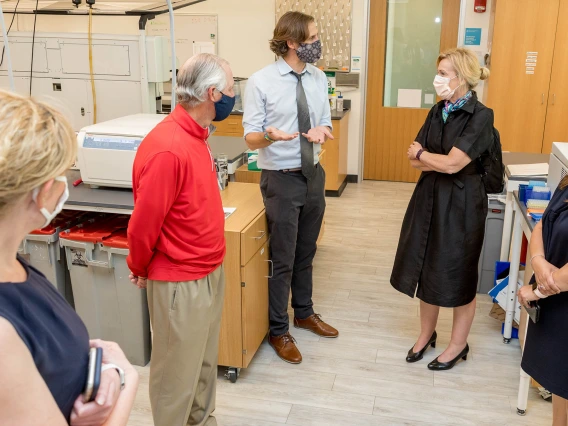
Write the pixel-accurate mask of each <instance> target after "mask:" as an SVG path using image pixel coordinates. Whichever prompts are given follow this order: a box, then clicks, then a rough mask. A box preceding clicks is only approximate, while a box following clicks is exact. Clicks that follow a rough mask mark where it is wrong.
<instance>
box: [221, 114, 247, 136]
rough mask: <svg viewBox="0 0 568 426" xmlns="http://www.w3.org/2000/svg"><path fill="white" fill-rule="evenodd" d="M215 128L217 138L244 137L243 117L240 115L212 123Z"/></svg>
mask: <svg viewBox="0 0 568 426" xmlns="http://www.w3.org/2000/svg"><path fill="white" fill-rule="evenodd" d="M214 124H215V126H216V127H217V130H216V131H215V135H217V136H244V134H245V129H244V128H243V117H242V116H240V115H231V116H229V118H227V119H226V120H224V121H220V122H216V123H214Z"/></svg>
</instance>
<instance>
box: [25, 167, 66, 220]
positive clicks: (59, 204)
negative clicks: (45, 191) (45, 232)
mask: <svg viewBox="0 0 568 426" xmlns="http://www.w3.org/2000/svg"><path fill="white" fill-rule="evenodd" d="M55 180H56V181H57V182H63V183H64V184H65V191H64V192H63V194H61V197H59V201H58V202H57V205H56V206H55V210H53V212H52V213H50V212H49V211H48V210H47V209H46V208H45V207H42V208H41V209H40V210H39V211H40V212H41V214H42V215H43V217H45V223H44V225H43V226H42V228H45V227H46V226H47V225H49V224H50V223H51V221H52V220H53V219H55V216H57V215H58V214H59V213H61V210H63V205H64V204H65V202H66V201H67V199H68V198H69V186H68V185H67V178H66V177H65V176H58V177H56V178H55ZM40 189H41V188H36V189H34V191H33V193H32V199H33V200H34V202H35V203H36V204H37V196H38V194H39V191H40Z"/></svg>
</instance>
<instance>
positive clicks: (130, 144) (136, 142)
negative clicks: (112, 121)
mask: <svg viewBox="0 0 568 426" xmlns="http://www.w3.org/2000/svg"><path fill="white" fill-rule="evenodd" d="M141 143H142V139H140V138H129V137H120V136H113V137H108V136H106V137H105V136H91V135H87V136H86V137H85V141H84V142H83V148H94V149H110V150H115V151H137V150H138V147H139V146H140V144H141Z"/></svg>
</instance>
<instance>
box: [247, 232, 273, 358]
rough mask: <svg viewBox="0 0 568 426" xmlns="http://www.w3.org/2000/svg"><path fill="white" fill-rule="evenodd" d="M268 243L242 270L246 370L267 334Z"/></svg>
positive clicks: (270, 269)
mask: <svg viewBox="0 0 568 426" xmlns="http://www.w3.org/2000/svg"><path fill="white" fill-rule="evenodd" d="M270 273H272V268H270V262H269V261H268V242H265V243H264V245H263V246H262V247H261V248H260V250H258V251H257V252H256V253H255V254H254V255H253V257H252V259H251V260H250V261H249V262H248V263H247V265H246V266H243V267H242V268H241V277H242V282H243V283H244V286H243V287H242V292H241V297H242V330H243V364H242V365H243V367H244V368H246V367H248V366H249V364H250V362H251V361H252V358H253V357H254V354H255V353H256V351H257V350H258V347H259V346H260V344H261V343H262V341H263V340H264V337H265V336H266V334H267V333H268V274H270Z"/></svg>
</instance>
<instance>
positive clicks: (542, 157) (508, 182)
mask: <svg viewBox="0 0 568 426" xmlns="http://www.w3.org/2000/svg"><path fill="white" fill-rule="evenodd" d="M549 161H550V155H548V154H531V153H524V152H504V153H503V163H504V164H505V189H506V191H507V199H506V201H505V218H504V221H503V238H502V240H501V260H502V261H506V260H507V259H508V258H509V251H510V248H511V226H512V224H513V208H514V207H513V192H514V191H518V189H519V185H520V184H526V183H528V181H529V180H540V181H545V182H546V179H547V176H514V175H511V172H510V171H509V166H511V165H515V164H537V163H548V162H549Z"/></svg>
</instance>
